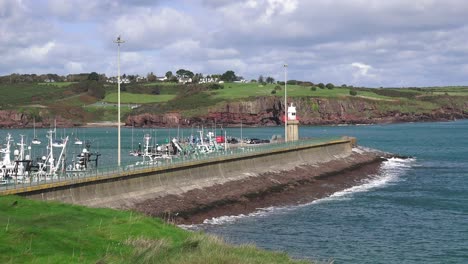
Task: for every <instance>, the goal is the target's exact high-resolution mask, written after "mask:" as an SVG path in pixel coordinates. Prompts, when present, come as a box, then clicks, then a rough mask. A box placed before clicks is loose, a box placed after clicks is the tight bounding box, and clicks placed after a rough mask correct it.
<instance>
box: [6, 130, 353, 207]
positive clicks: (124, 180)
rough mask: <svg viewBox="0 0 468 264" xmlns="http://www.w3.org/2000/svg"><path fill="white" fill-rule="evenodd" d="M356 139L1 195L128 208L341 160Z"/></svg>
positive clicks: (52, 184)
mask: <svg viewBox="0 0 468 264" xmlns="http://www.w3.org/2000/svg"><path fill="white" fill-rule="evenodd" d="M354 142H355V140H354V139H353V138H343V139H340V140H333V141H329V142H325V143H308V144H303V145H295V146H284V147H281V148H277V149H271V150H268V151H264V152H253V153H244V154H243V155H232V156H229V155H228V156H223V157H216V158H212V159H208V160H192V161H188V162H184V163H180V164H173V165H166V166H158V167H150V168H145V169H140V170H133V171H121V172H118V173H116V174H115V175H107V176H105V177H99V176H96V177H88V178H82V179H78V180H74V181H68V182H56V183H48V184H41V185H37V186H30V187H24V188H16V189H11V190H4V191H1V192H0V195H8V194H17V195H22V196H26V197H30V198H33V199H39V200H57V201H62V202H66V203H74V204H82V205H87V206H94V207H113V208H126V207H130V206H132V205H133V204H134V203H137V202H140V201H143V200H146V199H151V198H156V197H161V196H164V195H167V194H179V193H183V192H185V191H188V190H191V189H195V188H203V187H207V186H212V185H214V184H222V183H224V182H227V181H232V180H238V179H242V178H246V177H255V176H256V175H258V174H260V173H266V172H270V171H280V170H290V169H292V168H294V167H297V166H300V165H303V164H312V165H313V164H319V163H323V162H327V161H330V160H333V159H340V158H343V157H346V156H348V155H350V154H351V152H352V146H353V144H354Z"/></svg>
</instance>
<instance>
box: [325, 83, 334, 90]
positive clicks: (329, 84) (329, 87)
mask: <svg viewBox="0 0 468 264" xmlns="http://www.w3.org/2000/svg"><path fill="white" fill-rule="evenodd" d="M325 87H327V89H330V90H331V89H333V88H335V85H333V83H327V85H325Z"/></svg>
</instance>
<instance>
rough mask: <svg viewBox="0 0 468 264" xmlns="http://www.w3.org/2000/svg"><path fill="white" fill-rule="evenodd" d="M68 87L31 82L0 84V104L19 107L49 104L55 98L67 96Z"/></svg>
mask: <svg viewBox="0 0 468 264" xmlns="http://www.w3.org/2000/svg"><path fill="white" fill-rule="evenodd" d="M67 90H68V88H67V87H64V86H53V85H50V86H44V85H37V84H30V83H21V84H0V91H1V93H2V96H0V105H1V106H2V108H3V107H7V108H8V107H17V106H18V105H25V104H31V103H32V104H47V103H50V102H53V101H54V100H57V99H60V98H65V97H67Z"/></svg>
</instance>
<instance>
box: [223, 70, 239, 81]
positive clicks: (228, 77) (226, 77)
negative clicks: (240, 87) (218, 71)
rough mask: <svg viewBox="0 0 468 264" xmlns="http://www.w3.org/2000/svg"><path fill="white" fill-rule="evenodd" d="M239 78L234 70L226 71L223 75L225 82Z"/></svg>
mask: <svg viewBox="0 0 468 264" xmlns="http://www.w3.org/2000/svg"><path fill="white" fill-rule="evenodd" d="M236 79H237V76H236V73H234V71H226V72H225V73H223V75H221V80H222V81H225V82H233V81H235V80H236Z"/></svg>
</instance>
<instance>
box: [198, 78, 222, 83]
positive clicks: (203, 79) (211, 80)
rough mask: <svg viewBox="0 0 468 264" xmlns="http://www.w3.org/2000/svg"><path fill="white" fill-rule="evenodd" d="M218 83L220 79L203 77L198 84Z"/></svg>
mask: <svg viewBox="0 0 468 264" xmlns="http://www.w3.org/2000/svg"><path fill="white" fill-rule="evenodd" d="M216 82H218V78H211V77H202V78H200V80H199V81H198V83H216Z"/></svg>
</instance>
